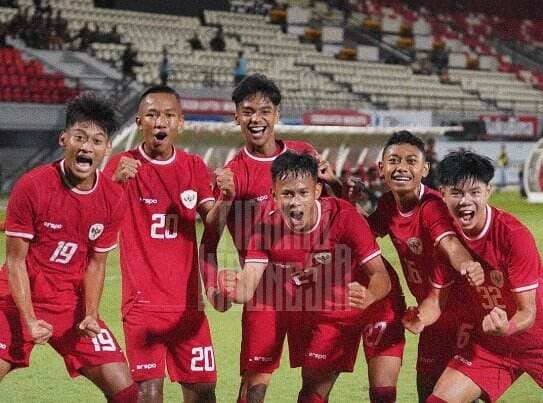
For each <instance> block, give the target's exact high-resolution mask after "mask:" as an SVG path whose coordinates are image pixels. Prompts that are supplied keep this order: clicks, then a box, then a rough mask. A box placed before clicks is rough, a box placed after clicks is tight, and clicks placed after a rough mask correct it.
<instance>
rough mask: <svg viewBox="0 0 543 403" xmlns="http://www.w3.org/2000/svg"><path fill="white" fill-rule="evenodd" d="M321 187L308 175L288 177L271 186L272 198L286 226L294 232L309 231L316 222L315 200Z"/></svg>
mask: <svg viewBox="0 0 543 403" xmlns="http://www.w3.org/2000/svg"><path fill="white" fill-rule="evenodd" d="M321 191H322V185H321V184H320V183H317V182H316V181H315V179H313V178H312V177H311V176H310V175H305V176H303V177H295V176H293V175H290V176H288V177H286V178H285V179H283V180H279V179H278V180H276V181H275V182H274V184H273V197H274V199H275V202H276V203H277V205H278V207H279V209H280V210H281V214H282V215H283V218H284V220H285V222H286V223H287V225H288V226H289V227H290V229H292V230H293V231H296V232H304V231H309V230H310V229H311V228H312V227H313V226H314V225H315V224H316V221H317V206H316V204H315V200H317V199H318V198H319V196H320V194H321Z"/></svg>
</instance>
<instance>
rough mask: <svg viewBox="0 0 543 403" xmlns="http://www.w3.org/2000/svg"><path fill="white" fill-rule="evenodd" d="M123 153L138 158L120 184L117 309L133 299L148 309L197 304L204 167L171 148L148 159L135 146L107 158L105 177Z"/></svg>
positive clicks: (206, 187)
mask: <svg viewBox="0 0 543 403" xmlns="http://www.w3.org/2000/svg"><path fill="white" fill-rule="evenodd" d="M123 156H127V157H130V158H133V159H137V160H139V161H140V162H141V166H140V167H139V169H138V173H137V175H136V177H135V178H134V179H130V180H129V181H127V182H125V183H123V188H124V190H125V193H126V196H127V199H128V203H129V209H128V216H127V219H126V220H125V221H124V222H123V225H122V228H121V270H122V274H123V276H122V283H123V299H122V305H123V307H122V309H123V313H124V314H126V312H128V310H129V309H130V307H131V306H133V304H137V305H138V308H140V309H144V310H150V311H181V310H185V309H197V308H198V307H200V306H201V305H200V302H201V292H200V280H199V271H198V254H197V239H196V228H195V220H196V213H197V211H196V209H197V207H198V206H199V205H201V204H203V203H206V202H208V201H213V200H214V198H213V194H212V188H211V182H210V179H209V174H208V171H207V168H206V166H205V164H204V162H203V161H202V159H201V158H200V157H198V156H196V155H191V154H187V153H186V152H184V151H181V150H177V149H176V150H175V152H174V153H173V155H172V157H171V158H170V159H168V160H166V161H159V160H153V159H152V158H150V157H149V156H148V155H147V154H145V152H144V151H143V147H142V145H140V146H139V147H138V148H136V149H133V150H130V151H127V152H124V153H120V154H117V155H115V156H114V157H113V158H112V159H111V160H110V161H109V163H108V164H107V166H106V169H105V172H106V173H107V174H108V175H109V176H110V177H111V176H112V175H113V173H114V172H115V169H116V168H117V164H118V163H119V160H120V158H121V157H123Z"/></svg>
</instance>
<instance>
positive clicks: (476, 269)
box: [460, 261, 485, 287]
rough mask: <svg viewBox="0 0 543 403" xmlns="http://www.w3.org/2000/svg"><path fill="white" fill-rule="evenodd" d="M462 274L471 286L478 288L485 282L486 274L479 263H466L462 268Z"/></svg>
mask: <svg viewBox="0 0 543 403" xmlns="http://www.w3.org/2000/svg"><path fill="white" fill-rule="evenodd" d="M460 274H462V275H463V276H466V277H467V279H468V282H469V284H470V285H471V286H474V287H478V286H480V285H483V283H484V282H485V272H484V270H483V266H481V263H479V262H473V261H472V262H465V263H462V265H461V266H460Z"/></svg>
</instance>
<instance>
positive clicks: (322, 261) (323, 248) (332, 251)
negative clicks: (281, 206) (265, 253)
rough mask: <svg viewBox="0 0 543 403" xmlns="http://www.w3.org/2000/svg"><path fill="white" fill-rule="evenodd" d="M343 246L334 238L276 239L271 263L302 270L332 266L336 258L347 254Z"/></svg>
mask: <svg viewBox="0 0 543 403" xmlns="http://www.w3.org/2000/svg"><path fill="white" fill-rule="evenodd" d="M341 246H342V245H341V244H340V243H338V242H336V240H335V239H334V238H333V237H326V238H324V239H323V237H321V236H319V234H315V235H314V236H297V235H295V236H288V237H281V238H278V239H275V240H274V242H273V243H272V244H271V245H270V249H269V252H270V258H271V261H273V262H275V263H280V264H284V265H293V266H296V268H298V269H300V268H307V267H315V266H327V265H331V264H332V262H333V260H334V259H335V258H337V257H340V256H344V255H345V254H346V253H345V251H343V250H342V248H341Z"/></svg>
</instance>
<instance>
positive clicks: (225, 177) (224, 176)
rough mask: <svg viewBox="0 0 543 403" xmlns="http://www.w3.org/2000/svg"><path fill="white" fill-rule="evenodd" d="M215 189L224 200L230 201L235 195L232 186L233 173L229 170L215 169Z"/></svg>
mask: <svg viewBox="0 0 543 403" xmlns="http://www.w3.org/2000/svg"><path fill="white" fill-rule="evenodd" d="M215 181H216V182H217V188H218V189H219V190H220V191H221V193H222V195H223V198H224V199H225V200H232V199H233V198H234V196H235V195H236V186H235V184H234V172H232V170H231V169H230V168H217V169H216V170H215Z"/></svg>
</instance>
